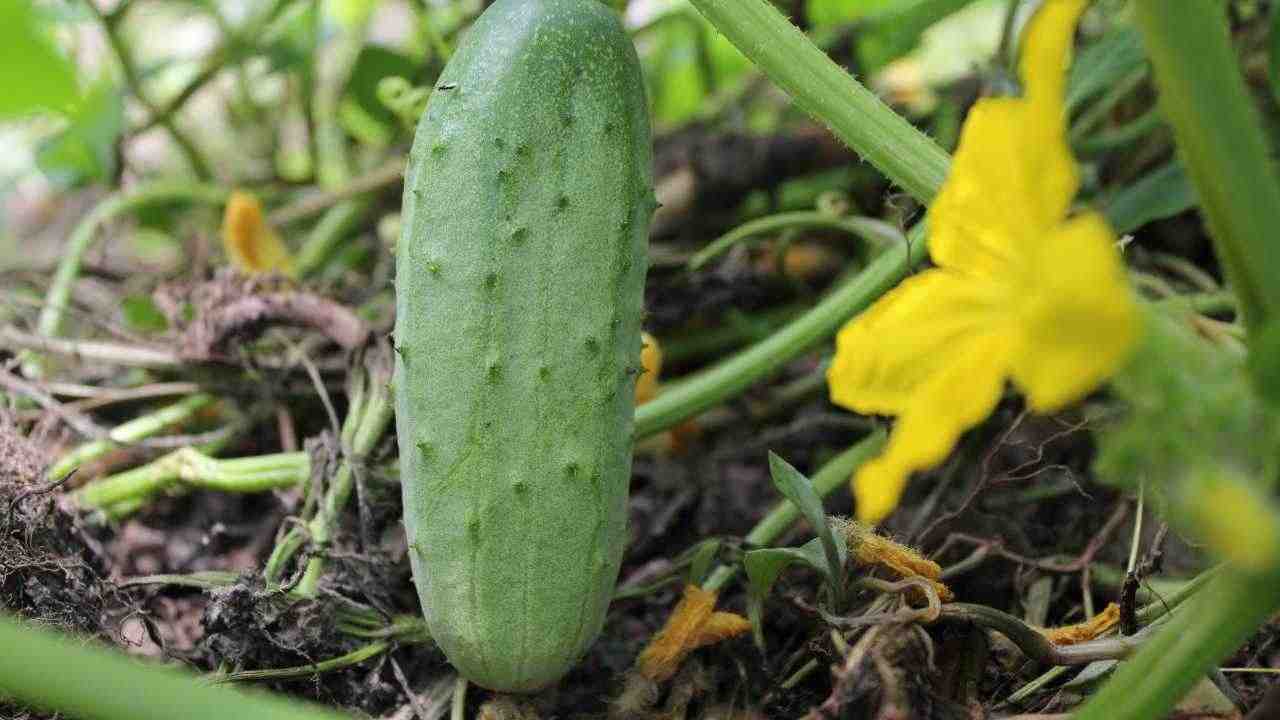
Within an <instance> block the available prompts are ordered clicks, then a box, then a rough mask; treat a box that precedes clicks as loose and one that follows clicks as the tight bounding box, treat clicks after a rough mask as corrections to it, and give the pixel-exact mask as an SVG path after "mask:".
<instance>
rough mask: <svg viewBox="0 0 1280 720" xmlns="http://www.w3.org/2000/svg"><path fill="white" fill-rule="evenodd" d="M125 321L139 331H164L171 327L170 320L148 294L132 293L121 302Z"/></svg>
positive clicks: (130, 327) (131, 328)
mask: <svg viewBox="0 0 1280 720" xmlns="http://www.w3.org/2000/svg"><path fill="white" fill-rule="evenodd" d="M120 311H121V313H122V314H123V315H124V323H125V325H127V326H128V327H129V329H130V330H133V331H134V332H139V333H155V332H163V331H165V330H168V329H169V321H168V320H166V319H165V317H164V313H162V312H160V309H159V308H157V307H156V304H155V303H154V302H152V301H151V298H150V297H148V296H146V295H130V296H128V297H126V298H125V299H124V300H123V301H122V302H121V303H120Z"/></svg>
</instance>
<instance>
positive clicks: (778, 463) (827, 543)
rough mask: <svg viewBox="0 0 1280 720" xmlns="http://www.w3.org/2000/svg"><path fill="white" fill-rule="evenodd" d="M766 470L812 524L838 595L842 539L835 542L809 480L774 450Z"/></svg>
mask: <svg viewBox="0 0 1280 720" xmlns="http://www.w3.org/2000/svg"><path fill="white" fill-rule="evenodd" d="M769 472H770V474H771V475H772V476H773V485H774V487H776V488H778V491H779V492H781V493H782V494H783V495H784V496H786V498H787V499H788V500H790V501H791V504H792V505H795V506H796V508H797V509H798V510H799V511H800V514H801V515H803V516H804V519H805V520H808V521H809V524H810V525H811V526H813V531H814V533H816V534H817V536H818V540H819V541H821V543H822V551H823V554H824V555H825V556H826V559H827V570H826V574H827V577H828V578H829V579H830V580H831V582H832V590H833V591H834V592H835V593H836V595H837V596H838V595H839V594H840V593H841V592H842V590H843V587H844V582H843V579H844V554H843V553H841V552H840V550H841V549H842V548H843V547H844V543H842V542H841V543H837V542H836V537H835V533H834V532H832V531H831V524H830V523H829V522H827V514H826V512H825V511H823V509H822V498H820V497H818V494H817V493H816V492H814V490H813V483H811V482H809V478H807V477H805V476H804V475H802V474H801V473H800V471H799V470H796V469H795V468H794V467H792V466H791V464H790V463H788V462H787V461H786V460H783V459H782V458H781V457H779V456H778V455H777V454H775V453H773V452H770V453H769Z"/></svg>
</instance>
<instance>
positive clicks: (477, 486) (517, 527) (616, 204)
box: [395, 0, 656, 692]
mask: <svg viewBox="0 0 1280 720" xmlns="http://www.w3.org/2000/svg"><path fill="white" fill-rule="evenodd" d="M650 143H651V140H650V130H649V119H648V111H647V105H646V102H645V96H644V85H643V81H642V78H641V75H640V66H639V61H638V60H637V58H636V54H635V49H634V48H633V47H632V45H631V41H630V39H629V38H628V36H627V34H626V32H625V31H624V30H623V28H622V26H621V24H620V22H619V19H618V17H617V14H616V13H615V12H614V11H612V10H610V9H608V8H607V7H605V6H604V5H603V4H601V3H600V2H599V0H498V2H496V3H495V4H494V5H492V6H491V7H490V8H489V9H488V10H486V11H485V13H484V14H483V15H482V16H481V17H480V18H479V19H478V20H477V21H476V22H475V24H474V25H473V26H472V28H471V29H470V30H469V31H468V34H467V36H466V38H465V39H464V41H463V42H462V44H461V46H460V47H459V48H458V50H457V52H456V54H455V55H454V57H453V58H452V59H451V60H450V62H449V64H448V66H447V67H446V68H445V70H444V72H443V73H442V74H441V76H440V78H439V80H438V81H437V83H436V88H435V90H434V92H433V93H432V96H431V100H430V102H429V103H428V105H427V110H426V113H425V115H424V116H423V118H422V120H421V122H420V123H419V125H418V129H417V135H416V137H415V139H414V144H413V150H412V152H411V153H410V157H409V165H408V169H407V172H406V177H405V192H404V212H403V230H402V235H401V239H400V243H399V246H398V248H397V271H396V272H397V274H396V303H397V307H396V328H395V343H396V350H397V379H396V383H395V386H396V417H397V434H398V438H399V444H400V463H401V479H402V483H403V486H404V524H405V530H406V532H407V535H408V539H409V549H410V558H411V561H412V565H413V576H414V581H415V584H416V585H417V589H418V596H419V599H420V600H421V602H422V610H423V614H424V615H425V617H426V621H427V625H428V627H429V628H430V631H431V635H432V637H433V638H434V639H435V641H436V642H437V643H438V644H439V645H440V647H441V649H443V651H444V653H445V655H446V656H447V657H448V658H449V661H450V662H451V663H453V665H454V666H455V667H456V668H457V669H458V671H459V672H461V673H462V674H463V675H464V676H465V677H467V678H468V679H470V680H472V681H473V682H475V683H477V684H479V685H482V686H484V687H488V688H491V689H494V690H501V691H507V692H525V691H534V690H537V689H540V688H543V687H546V686H547V685H549V684H551V683H554V682H555V681H556V680H558V679H559V678H560V677H561V676H563V675H564V673H565V672H567V671H568V670H569V668H570V667H572V666H573V665H574V664H575V663H577V662H578V660H580V659H581V657H582V656H583V654H584V653H585V652H586V650H587V648H588V647H589V646H590V644H591V643H592V642H593V641H594V639H595V637H596V635H597V634H598V633H599V632H600V628H601V626H602V624H603V623H604V615H605V610H606V609H607V607H608V604H609V600H610V597H611V595H612V593H613V587H614V583H615V582H616V580H617V574H618V568H619V564H620V562H621V556H622V549H623V545H624V544H625V532H626V497H627V485H628V482H629V479H630V472H631V446H632V434H633V433H632V416H633V412H634V407H633V406H634V399H633V392H634V390H633V388H634V384H635V376H636V374H637V372H638V369H639V356H640V349H641V347H640V346H641V342H640V317H641V312H642V305H643V298H642V295H643V286H644V276H645V270H646V244H647V238H648V226H649V220H650V217H651V215H652V213H653V210H654V207H655V205H656V203H655V201H654V199H653V189H652V183H653V179H652V170H651V148H650Z"/></svg>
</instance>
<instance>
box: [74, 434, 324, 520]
mask: <svg viewBox="0 0 1280 720" xmlns="http://www.w3.org/2000/svg"><path fill="white" fill-rule="evenodd" d="M310 475H311V457H310V456H309V455H308V454H307V453H305V452H292V453H275V454H272V455H258V456H254V457H243V458H232V459H229V460H219V459H217V458H214V457H210V456H208V455H206V454H205V453H202V452H200V451H199V450H196V449H195V448H182V449H180V450H175V451H174V452H171V453H169V454H168V455H165V456H163V457H160V458H158V459H157V460H155V461H153V462H150V463H147V464H146V465H142V466H140V467H137V468H134V469H132V470H128V471H125V472H122V473H119V474H116V475H112V476H110V477H106V478H103V479H101V480H99V481H97V482H94V483H90V484H89V485H86V486H84V487H83V488H81V489H80V490H79V491H77V492H76V494H75V498H76V501H77V502H78V503H79V504H80V506H82V507H86V508H96V509H102V510H107V511H109V512H110V514H112V515H113V516H118V515H119V512H118V511H119V509H120V508H121V507H124V508H132V507H133V506H134V503H135V501H145V500H146V499H147V498H150V497H152V496H154V495H155V494H157V493H160V492H163V491H164V490H167V489H168V488H170V487H172V486H173V485H178V484H182V485H188V486H191V487H200V488H206V489H209V490H217V491H220V492H240V493H255V492H265V491H267V490H274V489H276V488H282V487H292V486H294V485H300V484H302V483H304V482H306V480H307V478H308V477H310Z"/></svg>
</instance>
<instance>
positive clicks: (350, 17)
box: [325, 0, 381, 28]
mask: <svg viewBox="0 0 1280 720" xmlns="http://www.w3.org/2000/svg"><path fill="white" fill-rule="evenodd" d="M380 2H381V0H329V1H328V3H326V5H325V9H326V11H327V12H328V14H329V16H330V17H332V18H333V19H335V20H337V21H338V22H339V23H341V24H342V25H345V26H346V27H348V28H355V27H357V26H359V25H363V24H364V23H365V21H367V20H368V19H369V16H370V15H372V14H373V11H374V10H376V9H377V8H378V3H380Z"/></svg>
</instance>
